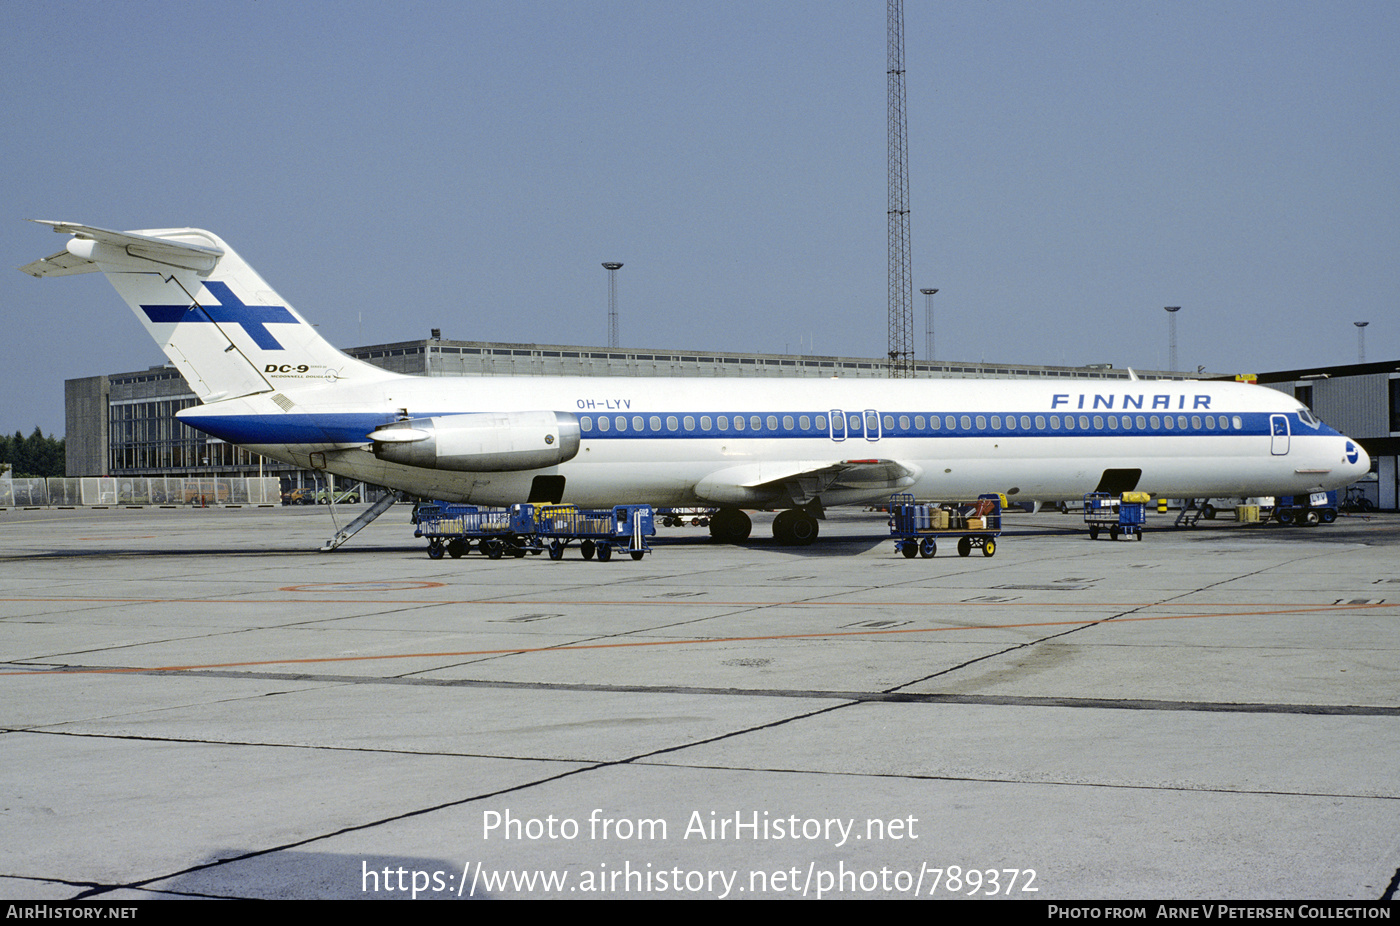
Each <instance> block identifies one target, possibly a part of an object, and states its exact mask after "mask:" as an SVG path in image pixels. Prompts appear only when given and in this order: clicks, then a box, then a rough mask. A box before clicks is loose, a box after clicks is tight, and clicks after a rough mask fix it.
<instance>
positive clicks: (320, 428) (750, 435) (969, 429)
mask: <svg viewBox="0 0 1400 926" xmlns="http://www.w3.org/2000/svg"><path fill="white" fill-rule="evenodd" d="M197 409H198V406H196V409H195V410H192V411H188V412H186V413H185V414H184V415H182V416H181V419H180V420H181V421H183V422H184V423H186V424H188V425H190V426H192V427H195V428H198V429H199V430H201V431H206V432H208V433H210V434H213V435H215V436H216V437H220V438H222V439H224V440H227V441H229V442H230V443H235V444H326V443H333V444H357V443H366V442H367V437H366V435H368V434H369V433H370V432H371V431H373V430H375V429H376V428H379V427H382V426H383V425H385V424H389V423H391V422H393V421H394V420H395V418H394V416H393V415H390V414H386V413H378V414H376V413H364V412H356V413H339V412H325V413H308V414H287V415H200V414H198V413H197ZM453 414H464V413H462V412H456V413H454V412H433V413H423V414H421V415H417V416H415V417H419V418H429V417H450V416H451V415H453ZM507 414H509V413H507ZM853 414H855V413H847V424H846V431H845V439H844V442H846V443H849V442H851V441H860V442H866V443H874V440H873V439H869V438H867V437H866V436H865V431H864V426H863V421H864V418H863V416H862V415H855V417H857V419H858V420H859V421H861V422H862V423H861V424H860V425H858V426H857V427H852V426H851V424H850V418H851V416H852V415H853ZM1279 414H1283V413H1281V412H1249V413H1243V414H1240V415H1225V414H1221V413H1215V414H1213V415H1212V416H1211V417H1213V418H1214V419H1215V420H1216V427H1215V429H1214V430H1211V429H1208V428H1206V427H1205V418H1206V416H1204V415H1196V416H1192V415H1190V414H1188V413H1174V414H1172V415H1171V418H1172V422H1173V427H1172V428H1170V429H1168V428H1166V427H1164V426H1163V424H1162V421H1163V416H1161V415H1157V416H1154V415H1150V414H1145V415H1143V416H1142V418H1143V420H1144V423H1145V424H1146V427H1143V428H1139V427H1137V418H1138V416H1137V415H1136V414H1134V415H1132V416H1131V418H1132V426H1131V427H1128V428H1124V427H1122V426H1121V425H1120V427H1118V428H1117V429H1113V428H1110V427H1108V421H1107V418H1108V416H1106V415H1099V416H1095V415H1094V414H1079V413H1076V414H1074V415H1073V418H1074V427H1073V428H1066V427H1065V422H1066V419H1067V418H1069V417H1070V416H1069V415H1058V414H1057V415H1051V414H1049V413H1045V412H1041V413H1030V414H1025V415H1023V414H1022V413H1020V412H1017V413H1016V415H1015V418H1016V427H1015V428H1008V427H1006V426H1005V425H1006V421H1007V419H1008V417H1009V416H1008V415H1005V414H1002V415H991V414H989V413H987V412H968V413H963V412H939V413H938V417H939V418H940V419H941V421H942V423H944V426H943V427H940V428H937V429H934V428H931V427H928V423H929V419H930V417H931V415H930V414H929V413H926V412H924V413H915V412H881V413H880V419H881V426H880V431H879V439H880V440H898V439H932V438H944V439H957V438H1001V439H1007V438H1015V437H1022V438H1045V437H1056V438H1066V437H1174V436H1183V435H1189V436H1192V437H1202V436H1205V437H1209V436H1218V437H1258V436H1268V435H1270V434H1271V433H1272V431H1271V428H1270V418H1271V417H1272V416H1273V415H1279ZM804 415H805V416H806V417H807V419H808V421H809V423H810V424H811V425H812V426H811V427H810V428H808V429H806V430H803V429H802V428H800V427H797V426H796V425H797V424H798V422H799V421H800V419H801V417H802V416H804ZM919 415H921V416H922V417H923V419H924V423H925V427H924V428H923V429H919V428H917V427H915V420H916V416H919ZM755 416H757V417H758V418H759V422H760V425H761V427H759V428H758V429H756V430H755V429H754V428H753V427H752V426H751V424H750V421H749V419H751V418H753V417H755ZM770 416H772V417H774V418H775V419H777V422H778V425H779V426H778V427H777V428H769V427H768V418H769V417H770ZM886 416H888V417H890V418H891V419H892V420H893V421H894V427H889V428H886V427H885V426H884V424H883V422H884V419H885V417H886ZM901 416H903V417H905V418H908V419H909V426H908V427H904V428H901V427H900V426H899V420H900V418H901ZM578 417H579V420H580V423H581V424H582V423H583V422H584V421H585V420H586V421H587V422H588V424H589V427H588V428H585V429H584V430H583V432H582V436H583V438H584V439H585V440H655V439H666V440H715V439H720V438H723V439H726V440H742V439H756V440H774V439H793V440H798V439H800V440H825V441H828V442H831V443H839V442H840V441H833V440H832V437H831V427H830V421H829V413H828V412H792V411H789V412H747V411H746V412H743V413H742V415H741V413H738V412H732V411H731V412H683V413H681V412H677V413H665V412H658V413H651V412H648V413H646V414H634V413H629V414H626V415H616V414H610V415H608V416H606V417H607V418H608V419H609V430H607V431H602V430H600V429H599V426H598V424H599V422H598V418H599V417H600V416H598V415H590V414H581V415H579V416H578ZM737 417H743V419H744V429H743V430H736V429H735V428H734V419H735V418H737ZM784 417H791V418H792V419H793V421H794V427H791V428H787V427H783V426H782V424H783V418H784ZM1023 417H1024V418H1027V419H1028V420H1029V421H1030V424H1031V426H1030V427H1029V428H1023V427H1021V418H1023ZM1095 417H1099V418H1100V419H1101V420H1100V423H1099V426H1097V427H1095V426H1094V420H1095ZM1114 417H1115V418H1117V419H1120V421H1121V419H1122V417H1123V415H1122V414H1115V415H1114ZM1193 417H1195V418H1199V419H1200V422H1201V425H1200V427H1192V426H1191V424H1192V420H1193ZM1286 417H1287V419H1288V423H1289V431H1290V432H1291V434H1292V436H1294V437H1298V436H1306V435H1316V434H1335V433H1336V432H1335V431H1333V430H1332V429H1331V428H1328V427H1327V426H1325V425H1322V426H1318V427H1314V426H1312V425H1308V424H1306V423H1304V422H1302V421H1301V420H1300V419H1299V418H1298V416H1297V415H1296V414H1288V415H1286ZM617 418H623V419H625V423H626V430H623V431H619V430H618V429H617V427H616V423H615V422H616V419H617ZM634 418H639V419H641V423H642V427H641V429H640V430H639V429H637V428H636V427H635V426H634V422H633V419H634ZM653 418H655V419H657V420H658V421H659V423H660V427H659V428H656V427H653V426H652V424H653V423H652V419H653ZM670 418H675V419H676V423H677V428H676V429H675V430H671V429H670V428H668V427H667V423H668V419H670ZM686 418H691V419H693V421H694V423H695V428H694V429H693V430H689V431H687V430H685V428H684V422H685V419H686ZM702 418H709V419H710V428H709V429H708V430H702V429H701V428H700V424H701V419H702ZM720 418H725V419H726V420H727V421H728V422H729V430H726V431H721V430H719V427H718V421H719V419H720ZM818 418H821V419H822V420H823V421H826V426H825V427H822V428H820V429H819V428H818V427H817V420H818ZM949 418H951V419H953V427H951V428H949V427H947V426H946V422H947V420H948V419H949ZM979 418H980V419H982V425H981V426H980V427H979V426H978V419H979ZM992 418H999V419H1000V420H1001V423H1002V427H1001V428H993V427H991V421H992ZM1080 418H1083V419H1085V421H1087V423H1088V427H1081V426H1080V422H1079V419H1080ZM1154 418H1156V419H1157V425H1156V426H1155V427H1154V426H1153V424H1152V421H1153V419H1154ZM1178 418H1184V419H1185V421H1186V424H1187V426H1186V427H1185V428H1182V427H1179V426H1176V420H1177V419H1178ZM1221 418H1226V419H1228V421H1229V424H1230V427H1229V428H1228V429H1225V428H1221V427H1220V425H1219V420H1220V419H1221ZM1236 418H1239V419H1240V423H1241V425H1242V427H1239V428H1236V427H1235V426H1234V421H1235V419H1236ZM963 419H967V422H968V424H967V426H966V427H965V426H964V425H963ZM1052 420H1058V421H1059V424H1060V427H1059V429H1056V428H1054V427H1053V426H1052V425H1051V422H1052ZM1037 422H1042V423H1041V424H1037ZM838 434H839V432H838Z"/></svg>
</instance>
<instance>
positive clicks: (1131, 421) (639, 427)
mask: <svg viewBox="0 0 1400 926" xmlns="http://www.w3.org/2000/svg"><path fill="white" fill-rule="evenodd" d="M862 417H864V421H862ZM778 423H779V419H778V416H777V415H767V416H763V415H749V416H747V417H746V416H744V415H733V416H731V415H714V416H711V415H700V416H698V417H697V416H695V415H686V416H684V417H677V416H676V415H667V416H666V420H665V427H664V429H663V427H662V420H661V417H660V416H659V415H651V416H649V417H648V416H643V415H632V416H630V417H629V416H627V415H611V416H609V415H599V416H598V417H597V419H596V421H595V419H594V417H593V416H592V415H584V416H582V417H580V418H579V426H580V428H582V430H584V431H585V432H589V431H592V430H594V428H595V427H596V428H597V430H599V431H603V432H607V431H635V432H640V433H647V432H650V433H663V432H671V433H677V432H680V431H691V432H693V431H696V430H699V431H729V430H730V429H731V428H732V429H733V430H735V431H759V432H761V431H765V430H766V431H770V432H771V431H777V430H778ZM847 424H848V425H849V427H850V429H851V431H852V432H855V433H859V432H860V430H861V428H862V426H863V427H864V428H865V429H866V430H867V431H869V432H871V433H875V432H876V430H877V428H879V427H881V426H883V428H884V430H885V431H886V432H893V431H894V428H895V416H893V415H885V416H883V417H882V418H879V419H877V418H876V416H875V415H873V414H868V415H865V416H862V415H860V414H852V415H850V416H849V420H848V422H847ZM911 424H912V426H913V430H914V431H916V432H919V431H958V430H963V431H971V430H973V428H974V425H975V427H976V430H978V431H986V430H988V425H989V424H990V426H991V428H990V429H991V430H993V431H1018V430H1020V431H1030V430H1032V417H1031V416H1030V415H1021V416H1020V417H1019V418H1018V417H1017V416H1015V415H1007V416H1005V417H1004V418H1003V417H1002V416H1001V415H992V416H990V417H988V416H987V415H976V416H973V415H962V416H957V415H929V416H928V417H927V418H926V417H925V416H923V415H914V416H912V419H911V416H909V415H900V416H899V429H900V431H903V432H908V431H909V430H910V426H911ZM697 426H698V427H697ZM837 426H838V428H839V427H840V421H839V420H838V422H837ZM1091 428H1092V429H1093V430H1096V431H1102V430H1104V429H1105V428H1107V430H1110V431H1118V430H1123V431H1133V430H1137V431H1147V430H1153V431H1160V430H1166V431H1173V430H1175V431H1188V430H1189V431H1200V430H1206V431H1214V430H1217V429H1218V430H1221V431H1229V430H1231V429H1233V430H1236V431H1242V430H1244V420H1243V419H1242V418H1241V417H1240V416H1239V415H1234V416H1233V417H1232V416H1228V415H1205V416H1201V415H1189V416H1188V415H1174V416H1173V415H1161V416H1159V415H1137V416H1133V415H1108V416H1104V415H1092V416H1090V415H1079V416H1077V417H1076V416H1075V415H1064V416H1061V415H1049V416H1046V415H1036V416H1034V430H1036V431H1045V430H1047V429H1048V430H1051V431H1060V430H1064V431H1074V430H1080V431H1087V430H1090V429H1091ZM782 430H783V431H785V432H791V431H794V430H798V431H815V432H820V433H826V432H827V430H828V423H827V417H826V415H798V416H793V415H783V416H782Z"/></svg>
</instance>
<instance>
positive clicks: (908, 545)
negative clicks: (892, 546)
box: [899, 540, 919, 559]
mask: <svg viewBox="0 0 1400 926" xmlns="http://www.w3.org/2000/svg"><path fill="white" fill-rule="evenodd" d="M899 552H900V553H902V554H904V558H905V559H913V558H914V557H915V556H916V555H918V552H919V548H918V546H917V545H916V544H915V543H914V541H912V540H906V541H904V542H903V543H902V544H900V545H899Z"/></svg>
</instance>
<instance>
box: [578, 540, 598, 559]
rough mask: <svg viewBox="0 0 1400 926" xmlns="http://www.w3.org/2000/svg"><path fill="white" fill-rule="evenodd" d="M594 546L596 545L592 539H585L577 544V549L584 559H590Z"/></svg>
mask: <svg viewBox="0 0 1400 926" xmlns="http://www.w3.org/2000/svg"><path fill="white" fill-rule="evenodd" d="M596 546H597V545H596V544H595V543H594V542H593V541H591V540H585V541H584V542H583V543H581V544H579V545H578V551H579V552H580V553H582V554H583V558H584V559H592V558H593V552H594V549H595V548H596Z"/></svg>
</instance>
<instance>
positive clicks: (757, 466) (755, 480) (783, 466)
mask: <svg viewBox="0 0 1400 926" xmlns="http://www.w3.org/2000/svg"><path fill="white" fill-rule="evenodd" d="M921 472H922V471H921V470H920V469H919V468H918V467H915V466H911V465H907V464H904V463H900V462H898V461H896V460H878V459H867V460H835V461H833V460H800V461H782V462H778V463H745V464H742V465H740V466H732V467H729V468H728V469H722V470H719V471H718V472H714V473H711V474H710V475H708V476H706V477H705V478H704V479H702V480H700V481H699V482H698V483H696V485H695V493H696V494H697V495H699V496H700V497H701V498H704V499H706V500H708V501H711V502H716V503H719V504H727V505H763V506H766V505H776V506H785V505H793V506H800V505H806V504H807V503H808V502H811V501H813V500H815V499H817V498H819V497H820V495H821V493H823V492H825V491H828V490H847V491H855V492H866V491H868V492H869V493H870V495H871V496H872V497H874V496H878V495H881V494H883V493H886V492H893V491H896V490H898V489H902V488H906V487H908V486H910V485H913V484H914V482H915V481H916V480H917V479H918V478H919V475H920V474H921Z"/></svg>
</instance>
